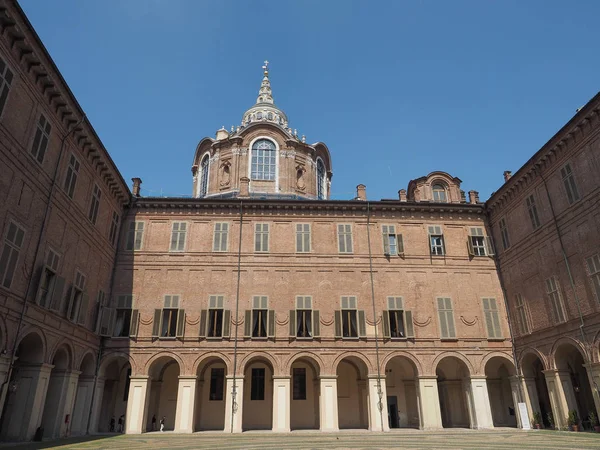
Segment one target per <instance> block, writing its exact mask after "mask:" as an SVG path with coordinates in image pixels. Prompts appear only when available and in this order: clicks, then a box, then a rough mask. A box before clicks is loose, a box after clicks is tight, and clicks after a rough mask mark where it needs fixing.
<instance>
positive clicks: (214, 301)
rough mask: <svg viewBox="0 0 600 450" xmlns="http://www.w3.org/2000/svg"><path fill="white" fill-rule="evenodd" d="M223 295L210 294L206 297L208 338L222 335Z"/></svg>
mask: <svg viewBox="0 0 600 450" xmlns="http://www.w3.org/2000/svg"><path fill="white" fill-rule="evenodd" d="M223 299H224V296H223V295H211V296H210V297H209V299H208V328H207V330H206V336H207V337H209V338H220V337H223V302H224V300H223Z"/></svg>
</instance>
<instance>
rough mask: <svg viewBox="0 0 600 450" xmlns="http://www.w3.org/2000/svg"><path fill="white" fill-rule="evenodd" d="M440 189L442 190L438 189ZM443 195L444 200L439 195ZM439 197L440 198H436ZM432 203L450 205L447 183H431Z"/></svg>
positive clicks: (436, 181)
mask: <svg viewBox="0 0 600 450" xmlns="http://www.w3.org/2000/svg"><path fill="white" fill-rule="evenodd" d="M437 187H440V188H441V189H436V188H437ZM440 193H443V199H442V198H441V196H440V195H439V194H440ZM436 197H438V198H436ZM431 201H432V202H434V203H449V202H450V193H449V191H448V186H447V185H446V183H445V182H443V181H440V180H433V181H432V182H431Z"/></svg>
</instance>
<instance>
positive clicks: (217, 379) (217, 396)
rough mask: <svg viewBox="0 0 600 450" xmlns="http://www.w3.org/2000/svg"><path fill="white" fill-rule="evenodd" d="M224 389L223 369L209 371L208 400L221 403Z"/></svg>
mask: <svg viewBox="0 0 600 450" xmlns="http://www.w3.org/2000/svg"><path fill="white" fill-rule="evenodd" d="M224 387H225V369H222V368H212V369H210V395H209V398H208V399H209V400H212V401H222V400H223V391H224V390H225V389H224Z"/></svg>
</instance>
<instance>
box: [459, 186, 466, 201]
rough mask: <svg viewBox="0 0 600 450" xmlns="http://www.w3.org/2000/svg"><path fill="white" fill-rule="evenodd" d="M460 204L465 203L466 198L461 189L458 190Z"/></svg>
mask: <svg viewBox="0 0 600 450" xmlns="http://www.w3.org/2000/svg"><path fill="white" fill-rule="evenodd" d="M460 202H461V203H467V196H466V195H465V191H463V190H462V189H461V190H460Z"/></svg>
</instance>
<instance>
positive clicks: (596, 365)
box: [583, 362, 600, 369]
mask: <svg viewBox="0 0 600 450" xmlns="http://www.w3.org/2000/svg"><path fill="white" fill-rule="evenodd" d="M583 367H585V368H586V369H600V362H593V363H589V364H583Z"/></svg>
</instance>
